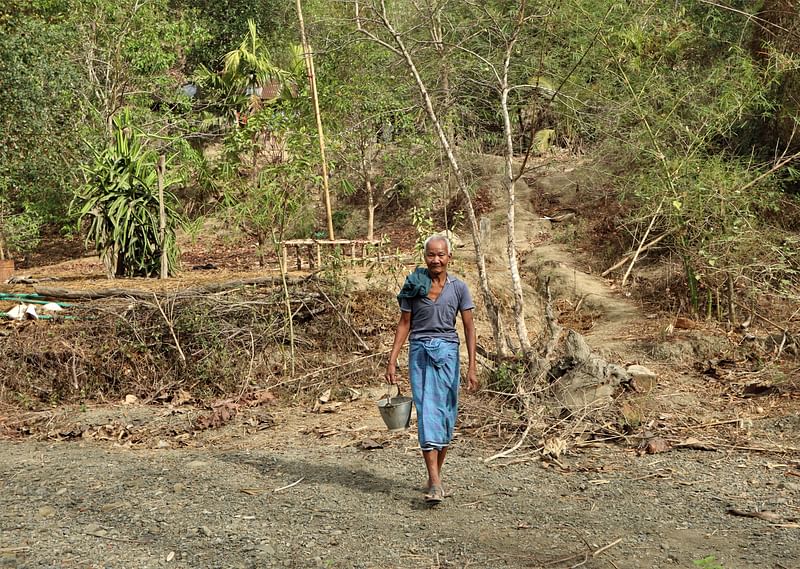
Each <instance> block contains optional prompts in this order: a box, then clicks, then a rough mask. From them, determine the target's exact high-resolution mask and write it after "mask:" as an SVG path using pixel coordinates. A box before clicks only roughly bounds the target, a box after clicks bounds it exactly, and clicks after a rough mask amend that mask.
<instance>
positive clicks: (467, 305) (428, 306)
mask: <svg viewBox="0 0 800 569" xmlns="http://www.w3.org/2000/svg"><path fill="white" fill-rule="evenodd" d="M473 308H475V304H474V303H473V302H472V296H470V294H469V289H468V288H467V285H466V284H465V283H464V282H463V281H461V280H459V279H457V278H456V277H453V276H450V275H447V280H446V281H445V283H444V288H443V289H442V292H441V293H440V294H439V296H438V297H437V298H436V300H431V299H430V298H428V297H422V296H417V297H415V298H401V299H400V310H402V311H403V312H410V313H411V333H410V334H409V338H408V339H409V340H410V341H412V342H413V341H415V340H430V339H432V338H441V339H442V340H447V341H450V342H456V343H458V332H456V316H457V315H458V313H459V312H461V311H462V310H472V309H473Z"/></svg>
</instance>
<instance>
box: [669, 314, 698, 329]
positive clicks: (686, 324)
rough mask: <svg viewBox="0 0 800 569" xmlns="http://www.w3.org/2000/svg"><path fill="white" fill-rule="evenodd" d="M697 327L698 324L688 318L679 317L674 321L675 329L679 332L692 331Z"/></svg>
mask: <svg viewBox="0 0 800 569" xmlns="http://www.w3.org/2000/svg"><path fill="white" fill-rule="evenodd" d="M698 326H699V324H698V323H697V322H695V321H694V320H690V319H689V318H684V317H682V316H679V317H678V318H676V319H675V328H680V329H681V330H694V329H695V328H697V327H698Z"/></svg>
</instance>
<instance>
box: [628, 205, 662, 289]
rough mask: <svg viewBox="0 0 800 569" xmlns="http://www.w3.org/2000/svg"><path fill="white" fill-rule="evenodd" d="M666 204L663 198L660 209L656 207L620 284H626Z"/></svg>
mask: <svg viewBox="0 0 800 569" xmlns="http://www.w3.org/2000/svg"><path fill="white" fill-rule="evenodd" d="M663 205H664V200H663V199H662V200H661V203H659V204H658V209H656V213H655V214H654V215H653V219H651V220H650V225H648V226H647V231H645V232H644V235H643V236H642V240H641V241H640V242H639V248H638V249H636V252H635V253H634V254H633V259H631V264H630V265H628V270H627V271H625V274H624V275H623V276H622V283H621V285H620V286H623V287H624V286H625V283H626V282H628V277H629V276H630V274H631V271H632V270H633V266H634V265H635V264H636V259H638V258H639V254H640V253H641V252H642V247H644V242H645V241H646V240H647V237H648V236H649V235H650V231H651V230H652V229H653V225H655V223H656V219H658V214H660V213H661V206H663Z"/></svg>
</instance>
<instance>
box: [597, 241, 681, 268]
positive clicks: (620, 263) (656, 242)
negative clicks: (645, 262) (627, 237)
mask: <svg viewBox="0 0 800 569" xmlns="http://www.w3.org/2000/svg"><path fill="white" fill-rule="evenodd" d="M673 233H675V229H670V230H669V231H665V232H664V233H662V234H661V235H659V236H658V237H656V238H655V239H653V240H652V241H650V242H649V243H647V244H646V245H644V246H643V247H642V248H641V249H640V250H639V254H640V255H641V254H642V253H644V252H645V251H647V250H648V249H649V248H650V247H652V246H654V245H657V244H658V243H659V242H661V241H662V240H663V239H664V238H665V237H667V236H669V235H672V234H673ZM631 255H633V253H631V254H628V255H625V256H624V257H623V258H622V259H620V261H619V262H618V263H616V264H615V265H613V266H611V267H609V268H607V269H606V270H605V271H603V272H602V273H600V276H601V277H605V276H608V275H609V273H611V272H613V271H616V270H617V269H619V268H620V267H621V266H622V265H624V264H625V263H627V262H628V260H629V259H630V258H631Z"/></svg>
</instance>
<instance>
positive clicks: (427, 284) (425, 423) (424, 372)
mask: <svg viewBox="0 0 800 569" xmlns="http://www.w3.org/2000/svg"><path fill="white" fill-rule="evenodd" d="M451 258H452V252H451V250H450V241H449V240H448V239H447V238H446V237H443V236H440V235H434V236H431V237H429V238H428V239H427V240H426V241H425V265H426V266H427V269H423V268H418V269H416V270H415V271H414V273H412V274H411V275H409V276H408V277H407V278H406V282H405V284H404V285H403V288H402V290H401V291H400V294H398V295H397V298H398V301H399V302H400V311H401V312H400V321H399V322H398V324H397V330H396V332H395V336H394V345H393V346H392V352H391V354H390V355H389V362H388V364H387V366H386V381H388V382H389V383H392V384H395V383H397V380H398V378H397V357H398V355H399V354H400V350H401V349H402V347H403V344H404V343H405V341H406V338H408V339H409V349H408V361H409V363H408V372H409V380H410V382H411V393H412V396H413V399H414V406H415V407H416V409H417V429H418V436H419V445H420V448H421V449H422V456H423V458H424V459H425V467H426V468H427V470H428V487H427V491H426V494H425V500H426V501H427V502H428V503H431V504H438V503H439V502H441V501H442V499H443V498H444V495H445V493H444V489H443V486H442V465H443V464H444V459H445V457H446V456H447V447H448V446H449V445H450V441H451V440H452V438H453V429H454V427H455V422H456V414H457V411H458V388H459V380H460V373H459V367H460V360H459V338H458V333H457V332H456V316H457V314H458V313H461V321H462V323H463V325H464V338H465V341H466V344H467V353H468V355H469V366H468V368H467V389H469V390H470V391H474V390H475V389H477V387H478V380H477V374H476V367H475V343H476V340H475V324H474V321H473V318H472V310H473V309H474V308H475V305H474V304H473V302H472V297H471V296H470V293H469V289H468V288H467V285H466V284H465V283H464V282H463V281H461V280H459V279H457V278H455V277H453V276H451V275H448V274H447V265H448V263H449V262H450V259H451Z"/></svg>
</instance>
